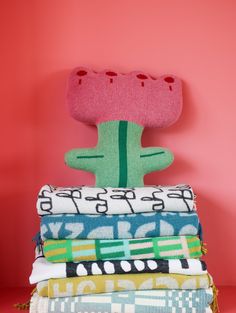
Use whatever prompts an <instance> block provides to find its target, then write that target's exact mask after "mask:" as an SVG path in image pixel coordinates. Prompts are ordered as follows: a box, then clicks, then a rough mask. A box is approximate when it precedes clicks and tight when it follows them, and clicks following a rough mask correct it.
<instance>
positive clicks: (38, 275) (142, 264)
mask: <svg viewBox="0 0 236 313" xmlns="http://www.w3.org/2000/svg"><path fill="white" fill-rule="evenodd" d="M127 273H133V274H137V273H172V274H184V275H203V274H206V273H207V268H206V264H205V262H203V261H200V260H197V259H181V260H129V261H127V260H125V261H119V260H116V261H81V262H79V263H73V262H67V263H51V262H48V261H47V260H46V259H45V258H44V257H43V256H38V257H37V259H36V260H35V261H34V264H33V270H32V273H31V276H30V283H31V284H34V283H37V282H40V281H43V280H47V279H50V278H65V277H76V276H90V275H110V274H127Z"/></svg>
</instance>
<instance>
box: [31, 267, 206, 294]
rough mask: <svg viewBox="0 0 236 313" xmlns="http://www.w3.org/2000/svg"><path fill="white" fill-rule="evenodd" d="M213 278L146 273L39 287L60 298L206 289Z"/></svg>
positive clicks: (68, 280) (77, 279) (54, 282)
mask: <svg viewBox="0 0 236 313" xmlns="http://www.w3.org/2000/svg"><path fill="white" fill-rule="evenodd" d="M211 285H212V281H211V277H210V276H209V275H208V274H206V275H198V276H193V275H192V276H189V275H180V274H163V273H145V274H123V275H93V276H89V277H72V278H71V277H70V278H58V279H49V280H47V281H43V282H39V283H38V284H37V292H38V294H39V296H42V297H49V298H57V297H73V296H79V295H83V294H95V293H106V292H115V291H128V290H145V289H148V290H153V289H207V288H209V287H211Z"/></svg>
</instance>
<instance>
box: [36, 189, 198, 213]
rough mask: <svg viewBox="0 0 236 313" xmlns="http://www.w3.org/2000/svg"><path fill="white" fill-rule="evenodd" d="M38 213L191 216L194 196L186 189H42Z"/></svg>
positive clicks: (193, 207) (39, 196)
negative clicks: (154, 213) (184, 214)
mask: <svg viewBox="0 0 236 313" xmlns="http://www.w3.org/2000/svg"><path fill="white" fill-rule="evenodd" d="M37 210H38V214H39V215H47V214H70V213H79V214H129V213H142V212H164V211H165V212H191V211H194V210H195V202H194V193H193V190H192V188H191V187H190V186H188V185H176V186H147V187H137V188H111V187H108V188H98V187H83V186H81V187H54V186H50V185H45V186H43V187H42V188H41V190H40V192H39V195H38V201H37Z"/></svg>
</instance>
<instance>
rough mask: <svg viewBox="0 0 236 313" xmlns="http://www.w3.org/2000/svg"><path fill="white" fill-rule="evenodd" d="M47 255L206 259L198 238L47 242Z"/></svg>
mask: <svg viewBox="0 0 236 313" xmlns="http://www.w3.org/2000/svg"><path fill="white" fill-rule="evenodd" d="M43 250H44V255H45V257H46V259H47V260H48V261H50V262H71V261H72V262H75V261H76V262H77V261H93V260H132V259H184V258H187V259H190V258H199V257H201V256H202V251H201V242H200V239H199V238H198V237H196V236H173V237H153V238H146V239H130V240H128V239H120V240H119V239H116V240H99V239H96V240H89V239H87V240H86V239H85V240H70V239H68V240H46V241H45V242H44V248H43Z"/></svg>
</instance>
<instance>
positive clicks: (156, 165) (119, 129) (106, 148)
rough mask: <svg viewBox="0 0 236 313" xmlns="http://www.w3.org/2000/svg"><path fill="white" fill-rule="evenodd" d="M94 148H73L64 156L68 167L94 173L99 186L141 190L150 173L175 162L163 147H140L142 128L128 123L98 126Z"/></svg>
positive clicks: (108, 123)
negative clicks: (145, 177) (96, 141)
mask: <svg viewBox="0 0 236 313" xmlns="http://www.w3.org/2000/svg"><path fill="white" fill-rule="evenodd" d="M97 127H98V144H97V146H96V147H95V148H90V149H74V150H71V151H69V152H68V153H67V154H66V155H65V161H66V164H67V165H69V166H70V167H72V168H76V169H82V170H85V171H89V172H92V173H94V174H95V176H96V186H99V187H109V186H113V187H141V186H143V185H144V182H143V177H144V175H145V174H147V173H149V172H153V171H156V170H162V169H164V168H166V167H167V166H169V165H170V164H171V163H172V162H173V158H174V157H173V155H172V153H171V152H170V151H169V150H167V149H164V148H159V147H158V148H157V147H155V148H154V147H148V148H143V147H142V146H141V136H142V131H143V127H141V126H139V125H137V124H135V123H132V122H128V121H110V122H106V123H102V124H99V125H98V126H97Z"/></svg>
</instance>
